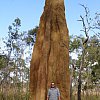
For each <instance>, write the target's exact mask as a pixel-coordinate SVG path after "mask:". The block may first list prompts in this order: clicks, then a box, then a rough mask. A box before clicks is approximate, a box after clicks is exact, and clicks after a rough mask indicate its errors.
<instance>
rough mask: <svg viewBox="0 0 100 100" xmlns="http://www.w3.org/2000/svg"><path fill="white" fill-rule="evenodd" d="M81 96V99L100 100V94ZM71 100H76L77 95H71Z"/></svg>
mask: <svg viewBox="0 0 100 100" xmlns="http://www.w3.org/2000/svg"><path fill="white" fill-rule="evenodd" d="M81 98H82V99H81V100H100V95H99V96H96V95H91V96H88V97H87V96H82V97H81ZM72 100H77V97H75V96H73V98H72Z"/></svg>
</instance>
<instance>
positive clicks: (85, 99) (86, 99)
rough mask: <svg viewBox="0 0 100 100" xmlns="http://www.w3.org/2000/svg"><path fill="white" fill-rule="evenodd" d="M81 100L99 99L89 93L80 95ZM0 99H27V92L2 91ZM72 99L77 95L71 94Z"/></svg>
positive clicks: (99, 98) (99, 96)
mask: <svg viewBox="0 0 100 100" xmlns="http://www.w3.org/2000/svg"><path fill="white" fill-rule="evenodd" d="M81 98H82V100H100V95H98V96H96V95H89V96H82V97H81ZM0 100H29V94H28V93H26V94H23V93H22V94H21V93H17V94H9V95H6V94H4V93H0ZM72 100H77V96H73V98H72Z"/></svg>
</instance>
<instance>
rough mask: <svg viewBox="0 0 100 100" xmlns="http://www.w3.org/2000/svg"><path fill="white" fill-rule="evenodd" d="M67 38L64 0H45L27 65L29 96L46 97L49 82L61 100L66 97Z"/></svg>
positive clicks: (41, 99) (32, 99) (36, 99)
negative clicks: (55, 88)
mask: <svg viewBox="0 0 100 100" xmlns="http://www.w3.org/2000/svg"><path fill="white" fill-rule="evenodd" d="M68 41H69V36H68V28H67V24H66V18H65V6H64V0H46V1H45V7H44V12H43V14H42V16H41V18H40V24H39V29H38V32H37V36H36V43H35V45H34V49H33V54H32V60H31V66H30V100H46V95H47V89H48V87H49V86H50V83H51V82H55V84H56V85H57V87H58V88H59V90H60V93H61V100H70V78H69V46H68V45H69V43H68Z"/></svg>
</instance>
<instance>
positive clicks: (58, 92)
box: [57, 88, 61, 100]
mask: <svg viewBox="0 0 100 100" xmlns="http://www.w3.org/2000/svg"><path fill="white" fill-rule="evenodd" d="M57 95H58V100H61V99H60V91H59V89H58V88H57Z"/></svg>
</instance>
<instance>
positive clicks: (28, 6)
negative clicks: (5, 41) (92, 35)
mask: <svg viewBox="0 0 100 100" xmlns="http://www.w3.org/2000/svg"><path fill="white" fill-rule="evenodd" d="M44 4H45V0H0V38H2V37H5V36H7V35H8V26H9V25H11V24H12V22H13V21H14V19H15V18H17V17H18V18H20V19H21V31H27V30H29V29H32V28H34V27H35V26H38V25H39V20H40V16H41V14H42V12H43V9H44ZM80 4H84V5H85V6H87V7H88V8H89V9H90V13H91V15H92V16H93V15H94V13H96V12H100V0H65V13H66V20H67V25H68V29H69V34H70V35H72V34H73V35H78V34H81V33H80V30H81V28H82V27H81V23H80V22H78V21H77V20H78V19H80V15H83V14H84V9H83V8H82V7H81V6H80Z"/></svg>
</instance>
